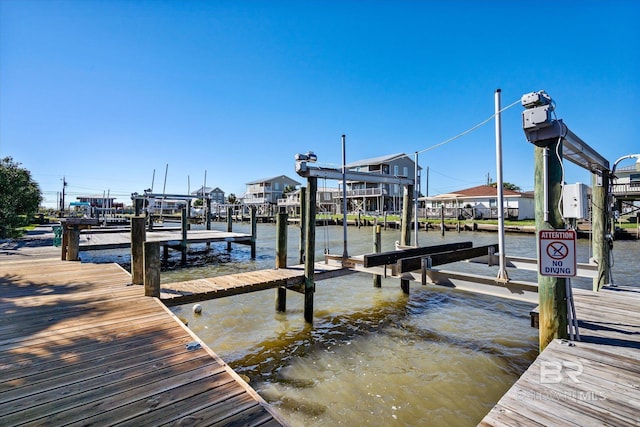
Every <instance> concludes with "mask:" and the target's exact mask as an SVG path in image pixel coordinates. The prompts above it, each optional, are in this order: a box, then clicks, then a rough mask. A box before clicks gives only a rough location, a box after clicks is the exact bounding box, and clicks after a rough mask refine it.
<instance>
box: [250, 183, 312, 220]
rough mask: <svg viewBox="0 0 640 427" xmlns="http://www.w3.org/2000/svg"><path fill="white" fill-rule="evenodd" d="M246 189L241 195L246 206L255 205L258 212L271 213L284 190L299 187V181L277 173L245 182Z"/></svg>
mask: <svg viewBox="0 0 640 427" xmlns="http://www.w3.org/2000/svg"><path fill="white" fill-rule="evenodd" d="M246 186H247V189H246V192H245V193H244V196H243V202H244V204H245V205H246V206H249V207H256V208H257V212H258V214H263V215H267V214H272V213H273V211H274V209H275V208H276V207H277V205H278V199H282V198H283V194H284V190H285V189H287V188H289V189H293V190H294V191H295V190H296V189H297V188H299V187H300V183H299V182H298V181H295V180H293V179H291V178H289V177H288V176H286V175H278V176H274V177H271V178H264V179H258V180H255V181H251V182H247V183H246Z"/></svg>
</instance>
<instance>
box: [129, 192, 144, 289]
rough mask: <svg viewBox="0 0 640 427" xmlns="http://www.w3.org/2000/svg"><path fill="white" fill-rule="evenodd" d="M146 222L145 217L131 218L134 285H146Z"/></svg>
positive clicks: (132, 276)
mask: <svg viewBox="0 0 640 427" xmlns="http://www.w3.org/2000/svg"><path fill="white" fill-rule="evenodd" d="M136 202H138V200H136ZM136 204H137V203H136ZM145 221H146V218H145V216H144V215H136V216H134V217H132V218H131V283H132V284H134V285H143V284H144V242H145V241H146V240H147V233H146V231H145Z"/></svg>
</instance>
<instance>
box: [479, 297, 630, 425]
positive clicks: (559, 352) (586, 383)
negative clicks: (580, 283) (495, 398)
mask: <svg viewBox="0 0 640 427" xmlns="http://www.w3.org/2000/svg"><path fill="white" fill-rule="evenodd" d="M574 301H575V305H576V313H577V317H578V320H579V328H580V336H581V341H579V342H576V341H573V342H569V341H563V340H554V341H553V342H552V343H551V344H549V345H548V346H547V348H546V349H545V350H544V351H543V352H542V353H541V354H540V356H538V358H537V359H536V360H535V361H534V363H533V364H532V365H531V366H530V367H529V369H527V371H526V372H525V373H524V374H523V375H522V376H521V377H520V379H519V380H518V381H517V382H516V383H515V384H514V385H513V387H511V389H510V390H509V391H508V392H507V393H506V394H505V395H504V396H503V397H502V398H501V399H500V401H499V402H498V403H497V404H496V405H495V407H494V408H493V409H492V410H491V412H489V414H487V416H486V417H485V418H484V419H483V420H482V422H481V423H480V424H479V425H481V426H514V425H520V426H549V425H554V426H558V425H572V426H573V425H575V426H587V425H611V426H624V425H635V426H638V425H640V288H630V287H616V288H605V289H603V290H602V291H600V292H597V293H594V292H591V291H585V290H580V289H574Z"/></svg>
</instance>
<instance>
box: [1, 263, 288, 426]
mask: <svg viewBox="0 0 640 427" xmlns="http://www.w3.org/2000/svg"><path fill="white" fill-rule="evenodd" d="M0 289H1V292H0V312H1V313H2V316H0V367H1V371H0V372H2V374H1V375H2V382H1V384H0V425H3V426H13V425H69V424H74V425H75V424H77V425H80V424H82V425H89V424H91V425H115V424H127V425H166V424H172V425H254V426H257V425H260V426H277V425H287V423H286V421H284V420H283V419H281V418H280V416H279V415H278V414H277V413H276V412H275V411H273V409H272V408H271V407H270V406H269V405H268V404H267V403H266V402H265V401H264V400H263V399H262V398H261V397H260V396H259V395H258V394H257V393H256V392H255V390H253V389H252V388H251V387H250V386H249V385H248V384H247V383H246V382H245V381H244V380H243V379H242V378H241V377H240V376H239V375H237V374H236V373H235V372H234V371H233V370H232V369H231V368H229V366H228V365H227V364H226V363H225V362H224V361H223V360H222V359H220V357H219V356H217V355H216V354H215V353H214V352H213V350H211V349H210V348H209V347H208V346H207V345H206V344H205V343H204V342H202V341H201V340H200V339H199V338H198V337H197V336H196V335H194V334H193V333H192V332H191V331H190V330H189V329H188V328H187V327H186V326H185V325H184V324H183V323H182V322H181V321H180V320H179V319H178V318H177V317H176V316H175V315H173V314H172V313H171V312H170V311H169V310H168V309H167V308H166V307H165V306H164V304H162V303H161V302H160V300H158V299H157V298H148V297H145V296H144V293H143V292H142V289H141V287H140V286H131V276H130V275H129V273H127V272H126V271H125V270H123V269H122V268H121V267H120V266H118V265H116V264H87V263H78V262H63V261H61V260H60V259H56V258H49V259H37V260H31V259H27V260H26V261H25V260H17V261H15V260H12V259H9V258H7V259H2V262H0Z"/></svg>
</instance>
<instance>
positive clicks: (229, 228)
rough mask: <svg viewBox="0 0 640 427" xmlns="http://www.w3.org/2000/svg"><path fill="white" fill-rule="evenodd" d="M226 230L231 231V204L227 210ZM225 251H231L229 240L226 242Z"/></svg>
mask: <svg viewBox="0 0 640 427" xmlns="http://www.w3.org/2000/svg"><path fill="white" fill-rule="evenodd" d="M227 231H228V232H229V233H231V232H232V231H233V206H229V209H228V210H227ZM227 252H231V242H227Z"/></svg>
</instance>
